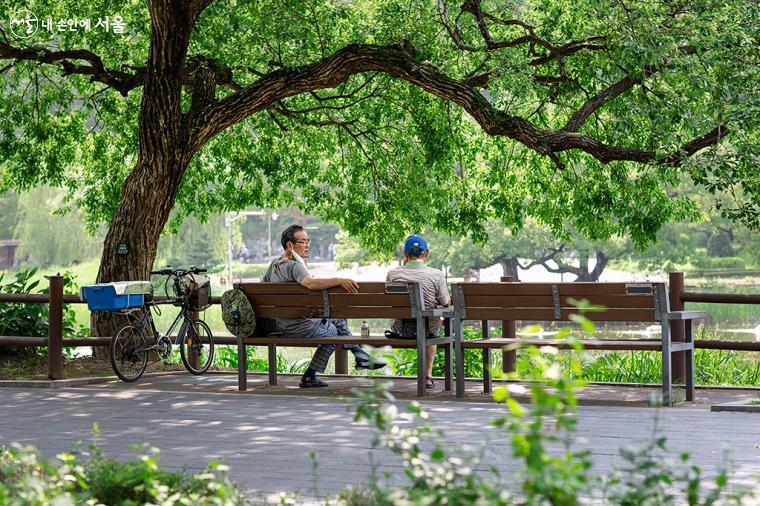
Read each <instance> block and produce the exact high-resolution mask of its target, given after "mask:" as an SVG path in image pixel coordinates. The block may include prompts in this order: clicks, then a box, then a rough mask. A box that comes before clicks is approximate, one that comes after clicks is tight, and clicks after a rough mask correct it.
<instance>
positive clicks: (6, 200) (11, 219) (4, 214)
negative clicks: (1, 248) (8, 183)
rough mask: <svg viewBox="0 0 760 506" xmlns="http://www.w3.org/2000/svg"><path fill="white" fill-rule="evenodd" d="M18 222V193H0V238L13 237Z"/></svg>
mask: <svg viewBox="0 0 760 506" xmlns="http://www.w3.org/2000/svg"><path fill="white" fill-rule="evenodd" d="M17 222H18V195H17V194H16V193H14V192H9V193H5V194H0V239H13V237H14V234H15V232H16V223H17Z"/></svg>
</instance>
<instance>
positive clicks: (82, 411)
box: [0, 375, 760, 498]
mask: <svg viewBox="0 0 760 506" xmlns="http://www.w3.org/2000/svg"><path fill="white" fill-rule="evenodd" d="M286 380H287V378H286ZM177 385H184V387H183V388H179V387H178V386H177ZM201 387H203V389H202V390H201ZM233 388H234V377H230V376H222V375H208V376H203V377H190V376H189V375H174V376H163V377H154V378H145V381H143V380H141V381H140V382H139V383H137V384H136V385H125V384H124V383H117V382H107V383H102V384H97V385H87V386H80V387H69V388H60V389H31V388H29V389H27V388H3V389H0V436H1V437H2V439H3V441H4V443H6V444H7V443H9V442H11V441H19V442H22V443H26V444H33V445H35V446H37V447H38V448H40V450H41V451H42V452H43V454H45V455H46V456H48V457H52V456H54V455H55V454H56V453H57V452H60V451H64V450H68V449H70V448H71V447H72V445H73V444H74V443H75V442H76V441H82V442H83V443H85V444H86V443H88V442H89V441H90V440H91V428H92V424H93V422H98V424H99V426H100V430H101V438H100V440H99V442H98V444H99V446H101V447H102V448H103V449H104V450H105V452H106V455H107V456H122V455H133V454H134V450H132V449H131V447H132V445H134V444H136V443H143V442H145V443H148V444H150V445H151V446H155V447H158V448H160V449H161V450H162V453H161V459H160V460H161V463H162V464H163V465H165V466H167V467H171V468H181V467H183V466H186V467H187V468H189V469H191V470H200V469H203V468H205V465H206V463H207V462H208V460H211V459H215V460H221V461H224V462H226V463H227V464H229V465H230V467H231V477H232V479H233V480H235V481H238V482H240V483H244V484H245V485H244V486H245V488H246V490H248V491H249V494H250V495H251V496H252V497H255V498H261V497H266V496H267V495H269V494H273V493H277V492H279V491H300V493H301V494H302V495H303V496H305V497H323V496H325V495H327V494H332V493H335V492H336V491H338V490H339V489H341V488H343V487H345V486H347V485H350V484H362V483H365V482H366V479H367V476H368V475H369V473H370V471H371V469H372V464H371V463H372V462H374V463H375V465H377V466H378V471H379V472H380V473H382V472H384V471H390V472H391V473H393V474H394V475H395V476H396V477H397V479H399V480H401V479H403V474H402V468H401V466H400V463H399V462H398V461H397V460H396V458H395V457H394V456H393V455H391V454H390V453H389V452H388V451H386V450H383V449H373V448H372V445H371V443H370V442H371V432H370V431H369V429H367V428H366V427H363V426H360V425H357V424H355V423H352V418H353V416H352V413H351V412H350V411H349V410H348V408H347V407H346V406H345V405H343V404H341V403H340V402H337V401H335V400H331V399H326V398H314V397H303V396H293V395H257V394H255V393H248V394H239V393H235V392H233ZM422 404H423V406H424V407H425V409H426V410H428V411H429V412H430V413H431V415H432V417H433V419H434V420H435V422H434V425H435V426H436V427H440V428H443V429H445V430H446V434H447V438H448V440H449V441H450V442H451V444H452V446H454V445H457V446H461V445H468V444H469V445H472V444H473V443H479V442H481V441H483V440H484V439H485V438H486V437H487V438H489V439H490V440H491V442H490V444H489V453H488V455H487V456H486V460H485V463H484V464H483V465H482V466H481V467H482V468H483V469H486V464H492V465H495V466H496V467H498V468H499V469H500V470H502V471H503V472H509V471H510V470H514V469H515V468H516V464H515V462H514V461H512V460H511V459H510V458H509V457H508V456H509V455H510V447H509V445H508V441H507V438H506V437H505V436H503V435H501V434H499V433H497V432H496V430H495V429H493V428H491V427H490V425H489V420H491V419H493V418H495V417H497V416H498V415H499V414H500V413H501V408H500V407H499V406H496V405H494V404H486V403H482V402H481V403H469V402H450V401H449V402H447V401H440V400H439V401H431V400H426V401H424V402H423V403H422ZM579 414H580V422H579V426H578V434H579V436H580V439H579V444H578V447H579V448H587V449H589V450H591V452H592V460H593V462H594V469H596V473H597V474H603V473H606V472H608V471H609V470H610V469H612V467H613V466H614V465H615V464H620V463H621V462H622V460H621V459H620V457H619V454H618V449H619V448H620V447H622V446H625V445H628V444H631V443H641V442H643V441H646V440H648V438H650V437H651V431H652V426H653V420H654V417H655V416H656V415H657V416H659V426H660V431H659V434H660V435H662V436H665V437H667V439H668V447H669V448H670V449H671V450H672V455H673V456H677V455H678V453H679V452H684V451H686V452H690V453H691V454H692V459H693V462H694V463H696V464H698V465H699V466H701V467H702V468H703V470H704V471H705V472H706V475H707V476H714V475H715V474H716V473H717V472H718V469H719V466H720V463H721V461H722V459H723V455H724V451H728V452H729V455H730V457H731V458H732V460H733V462H734V465H735V473H734V476H735V477H736V478H738V479H740V480H742V481H749V480H753V483H755V484H760V481H758V479H757V478H756V477H755V478H753V476H755V475H758V474H760V449H759V448H758V447H757V445H758V443H760V431H759V430H758V428H760V415H758V414H752V413H711V412H710V411H707V410H705V409H703V408H699V409H693V408H689V407H685V408H681V409H663V410H655V409H651V408H642V407H630V406H629V407H620V406H605V407H601V406H587V407H581V408H580V409H579ZM311 452H314V453H315V454H316V458H317V460H318V462H319V465H318V467H317V469H316V472H317V473H318V476H319V479H318V485H317V486H316V487H315V485H314V471H315V469H314V466H313V463H312V460H311V458H310V454H311Z"/></svg>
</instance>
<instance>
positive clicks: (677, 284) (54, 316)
mask: <svg viewBox="0 0 760 506" xmlns="http://www.w3.org/2000/svg"><path fill="white" fill-rule="evenodd" d="M48 279H49V282H50V286H49V291H48V293H47V294H30V293H0V303H13V304H19V303H23V304H49V308H50V319H49V325H48V335H47V336H46V337H39V336H0V346H47V347H48V377H49V378H50V379H62V378H63V348H64V347H76V346H110V344H111V338H110V337H88V338H81V337H78V338H66V339H64V338H63V304H83V303H84V301H83V300H82V298H81V297H80V296H79V295H64V293H63V277H62V276H49V277H48ZM502 281H512V278H502ZM669 283H670V294H671V301H670V305H671V309H673V310H674V311H682V310H683V309H684V303H686V302H703V303H704V302H706V303H714V304H760V295H753V294H750V295H746V294H722V293H697V292H685V291H684V274H683V273H682V272H673V273H670V275H669ZM165 299H166V297H155V300H159V301H160V300H165ZM209 302H210V303H211V304H212V305H218V304H220V302H221V297H218V296H217V297H211V298H210V300H209ZM502 325H503V328H504V329H506V331H505V335H506V336H507V337H510V336H511V337H514V334H515V322H514V321H504V322H502ZM671 325H674V327H673V328H672V335H673V340H674V341H676V340H677V339H680V340H683V336H684V334H683V331H684V329H683V327H682V326H683V322H671ZM679 326H680V328H679ZM679 331H680V333H679ZM214 342H215V343H216V344H229V345H234V344H237V339H236V338H234V337H230V336H218V337H217V336H215V337H214ZM694 345H695V347H696V348H704V349H713V350H735V351H760V342H749V341H725V340H700V339H698V340H695V342H694ZM504 353H505V360H504V366H505V367H506V366H507V365H508V363H509V362H510V361H513V360H514V357H513V356H511V355H509V352H504ZM680 355H683V352H676V353H674V354H673V358H674V362H673V372H674V378H679V377H681V376H682V375H683V367H684V358H681V357H680ZM679 372H680V375H679V374H678V373H679Z"/></svg>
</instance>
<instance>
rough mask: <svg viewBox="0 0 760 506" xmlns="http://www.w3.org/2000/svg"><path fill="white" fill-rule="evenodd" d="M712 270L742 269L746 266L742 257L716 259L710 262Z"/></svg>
mask: <svg viewBox="0 0 760 506" xmlns="http://www.w3.org/2000/svg"><path fill="white" fill-rule="evenodd" d="M710 266H711V267H712V268H713V269H744V268H746V266H747V265H746V264H745V263H744V259H743V258H742V257H718V258H713V259H712V260H711V261H710Z"/></svg>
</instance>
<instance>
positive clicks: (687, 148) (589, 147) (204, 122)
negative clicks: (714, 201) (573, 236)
mask: <svg viewBox="0 0 760 506" xmlns="http://www.w3.org/2000/svg"><path fill="white" fill-rule="evenodd" d="M406 46H407V47H404V46H399V45H393V46H376V45H369V44H365V45H350V46H347V47H345V48H343V49H341V50H339V51H337V52H336V53H334V54H332V55H330V56H328V57H326V58H323V59H321V60H319V61H317V62H315V63H312V64H310V65H305V66H301V67H283V68H281V69H278V70H276V71H273V72H270V73H269V74H266V75H265V76H262V77H261V78H260V79H258V80H257V81H256V82H254V83H253V84H251V85H250V86H248V87H246V88H244V89H243V90H241V91H239V92H237V93H235V94H233V95H231V96H229V97H227V98H225V99H223V100H220V101H217V102H216V103H214V104H212V105H210V106H208V107H206V108H204V109H203V110H202V111H200V112H199V114H197V115H196V117H195V118H194V119H193V120H192V121H193V124H194V125H195V127H197V135H196V138H195V139H193V140H191V143H190V147H191V149H192V150H193V151H194V150H197V149H199V148H200V147H201V146H203V144H205V143H206V142H207V141H208V140H209V139H211V138H212V137H213V136H215V135H216V134H218V133H219V132H221V131H222V130H224V129H226V128H228V127H229V126H231V125H234V124H235V123H238V122H239V121H242V120H243V119H245V118H247V117H248V116H250V115H252V114H255V113H257V112H259V111H262V110H265V109H268V108H269V107H271V106H272V105H273V104H275V103H276V102H278V101H280V100H283V99H284V98H287V97H290V96H293V95H297V94H299V93H306V92H311V91H316V90H319V89H329V88H335V87H336V86H338V85H339V84H341V83H343V82H345V81H346V80H347V79H348V78H349V77H351V76H352V75H355V74H359V73H362V72H383V73H386V74H388V75H391V76H393V77H397V78H399V79H403V80H405V81H407V82H409V83H411V84H413V85H415V86H418V87H419V88H421V89H422V90H424V91H426V92H428V93H430V94H432V95H435V96H437V97H440V98H442V99H444V100H448V101H450V102H453V103H455V104H458V105H459V106H461V107H462V108H463V109H464V110H465V111H466V112H467V113H469V114H470V116H472V118H473V119H474V120H475V121H476V122H477V123H478V124H479V125H480V127H481V128H482V129H483V130H484V131H485V132H486V133H487V134H489V135H493V136H505V137H508V138H510V139H513V140H515V141H517V142H520V143H522V144H524V145H525V146H527V147H528V148H530V149H532V150H534V151H536V152H538V153H541V154H543V155H545V156H548V157H552V158H553V159H555V161H558V159H557V158H556V153H559V152H562V151H568V150H574V149H577V150H581V151H584V152H586V153H588V154H590V155H591V156H593V157H594V158H596V159H597V160H599V161H600V162H602V163H608V162H611V161H615V160H621V161H633V162H639V163H663V164H670V165H678V164H680V163H681V162H682V161H683V159H685V158H686V157H687V156H691V155H692V154H694V153H696V152H697V151H698V150H699V149H702V148H704V147H707V146H709V145H712V144H715V143H717V142H718V141H719V140H720V138H721V137H722V136H724V135H725V133H726V132H727V131H728V129H727V128H726V127H725V126H722V125H721V126H720V127H718V128H716V129H715V130H713V131H712V132H710V133H709V134H706V135H703V136H701V137H699V138H697V139H695V140H693V141H690V142H688V143H687V144H685V145H684V146H683V147H682V148H681V149H680V150H679V151H678V152H677V153H674V154H671V155H669V156H664V157H663V156H662V155H658V154H657V153H655V152H653V151H646V150H642V149H638V148H629V147H620V146H611V145H608V144H605V143H603V142H601V141H599V140H597V139H594V138H592V137H589V136H587V135H583V134H580V133H577V132H571V131H567V130H564V129H561V130H549V129H543V128H539V127H537V126H536V125H534V124H533V123H531V122H530V121H528V120H526V119H524V118H521V117H518V116H513V115H510V114H508V113H507V112H505V111H502V110H499V109H497V108H495V107H494V106H493V105H492V104H491V103H489V102H488V100H487V99H486V98H485V97H484V96H483V95H482V94H481V93H480V91H479V90H478V89H476V88H474V87H472V86H469V85H468V84H467V83H465V82H463V81H461V80H457V79H454V78H452V77H449V76H448V75H446V74H444V73H443V72H441V71H440V70H438V69H437V68H436V67H435V66H434V65H432V64H431V63H429V62H426V61H423V62H419V61H417V60H415V59H414V58H413V57H412V56H411V55H410V50H409V47H408V45H406ZM560 163H561V162H560Z"/></svg>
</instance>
